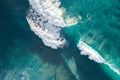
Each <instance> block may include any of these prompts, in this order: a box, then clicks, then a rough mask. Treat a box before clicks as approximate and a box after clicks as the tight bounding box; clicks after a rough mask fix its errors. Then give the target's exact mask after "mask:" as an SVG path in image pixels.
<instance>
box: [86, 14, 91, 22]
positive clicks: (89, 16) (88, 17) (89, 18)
mask: <svg viewBox="0 0 120 80" xmlns="http://www.w3.org/2000/svg"><path fill="white" fill-rule="evenodd" d="M90 20H91V15H90V14H89V13H88V14H87V21H90Z"/></svg>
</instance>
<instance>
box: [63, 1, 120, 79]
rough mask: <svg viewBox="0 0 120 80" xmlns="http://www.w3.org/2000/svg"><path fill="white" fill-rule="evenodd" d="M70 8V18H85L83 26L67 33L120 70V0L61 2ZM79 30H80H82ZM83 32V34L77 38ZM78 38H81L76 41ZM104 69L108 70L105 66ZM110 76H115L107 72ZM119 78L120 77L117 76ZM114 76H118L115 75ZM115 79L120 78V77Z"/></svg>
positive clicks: (67, 12) (68, 11) (68, 13)
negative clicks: (88, 19)
mask: <svg viewBox="0 0 120 80" xmlns="http://www.w3.org/2000/svg"><path fill="white" fill-rule="evenodd" d="M61 1H62V3H63V4H62V5H63V6H64V7H65V8H67V9H66V13H65V14H64V15H65V16H66V15H70V16H72V17H77V15H78V14H79V15H81V16H82V21H83V24H82V25H80V24H77V25H76V26H79V27H76V26H74V28H69V29H66V30H69V31H67V34H68V35H70V34H72V35H70V36H72V37H74V39H75V41H77V40H76V39H79V38H78V37H79V36H80V39H81V40H82V41H84V42H85V43H87V44H88V45H89V46H91V47H92V48H94V49H95V50H97V51H98V52H99V53H100V55H101V56H102V57H103V58H104V59H105V60H106V61H107V62H108V63H110V64H112V65H113V66H114V68H116V69H118V70H119V71H120V65H119V64H120V15H119V14H120V6H119V3H120V2H119V0H97V1H95V0H74V1H73V0H72V1H69V2H68V1H67V0H61ZM88 13H89V14H90V15H91V21H89V22H87V17H86V15H87V14H88ZM78 29H79V30H78ZM77 33H80V35H77ZM76 37H77V38H76ZM103 68H104V67H103ZM105 70H106V72H107V73H108V74H109V73H110V74H111V73H114V72H112V71H109V70H107V68H106V69H105ZM116 75H117V74H116ZM113 77H114V74H113ZM115 79H120V76H119V75H118V76H117V77H116V78H115Z"/></svg>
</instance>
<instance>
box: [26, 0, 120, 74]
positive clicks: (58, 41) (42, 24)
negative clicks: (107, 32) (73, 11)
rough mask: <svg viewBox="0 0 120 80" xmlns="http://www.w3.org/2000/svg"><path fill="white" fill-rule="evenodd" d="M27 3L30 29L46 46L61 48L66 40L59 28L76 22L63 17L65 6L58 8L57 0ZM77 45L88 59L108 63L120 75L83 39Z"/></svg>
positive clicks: (31, 0)
mask: <svg viewBox="0 0 120 80" xmlns="http://www.w3.org/2000/svg"><path fill="white" fill-rule="evenodd" d="M29 4H30V9H29V11H28V15H27V16H26V19H27V21H28V23H29V25H30V28H31V30H32V31H33V32H34V33H35V34H36V35H37V36H38V37H39V38H41V39H42V41H43V43H44V44H45V45H46V46H48V47H51V48H53V49H57V48H63V47H64V45H65V44H66V42H67V41H66V39H65V38H64V36H63V35H62V34H61V29H62V28H64V27H68V26H71V25H75V24H77V21H76V20H75V18H70V17H68V18H67V19H66V20H64V19H63V17H62V15H63V14H64V12H65V8H63V7H62V8H60V4H61V3H60V1H59V0H29ZM77 47H78V48H79V49H80V51H81V52H80V54H81V55H85V56H88V58H89V59H90V60H94V61H95V62H97V63H102V64H105V65H108V66H109V68H110V69H112V70H113V71H114V72H115V73H117V74H119V75H120V70H118V69H116V68H115V67H114V66H112V64H110V63H109V62H107V61H106V60H105V59H104V58H103V57H102V56H101V55H100V54H99V53H98V52H97V51H96V50H94V49H93V48H92V47H90V46H88V45H87V44H86V43H84V42H83V41H81V40H80V41H79V43H78V44H77ZM68 66H69V65H68ZM73 73H74V72H73Z"/></svg>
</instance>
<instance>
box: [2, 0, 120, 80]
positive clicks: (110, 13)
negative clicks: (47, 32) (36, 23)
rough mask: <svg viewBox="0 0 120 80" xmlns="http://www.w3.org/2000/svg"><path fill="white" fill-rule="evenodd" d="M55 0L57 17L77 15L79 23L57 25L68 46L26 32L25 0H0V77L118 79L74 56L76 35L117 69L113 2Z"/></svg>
mask: <svg viewBox="0 0 120 80" xmlns="http://www.w3.org/2000/svg"><path fill="white" fill-rule="evenodd" d="M61 3H62V5H61V7H65V8H66V12H65V13H64V15H63V17H66V16H67V15H70V16H71V17H76V18H77V17H78V14H79V15H81V16H82V21H83V24H80V23H78V24H77V25H73V26H70V27H66V28H63V29H62V32H61V33H62V34H63V36H64V37H65V38H66V40H67V43H68V44H67V45H66V46H65V47H64V48H63V49H57V50H54V49H51V48H49V47H47V46H45V45H44V44H43V42H42V40H41V39H40V38H38V36H36V35H35V34H34V32H32V31H31V30H30V27H29V25H28V23H27V21H26V14H27V10H28V9H29V2H28V1H27V0H24V1H21V0H20V1H18V0H4V1H0V10H1V11H0V15H1V16H0V20H1V22H0V27H1V29H0V80H119V79H120V76H119V75H118V74H117V73H115V72H114V71H113V70H111V69H110V68H109V67H108V66H106V65H104V64H99V63H96V62H94V61H91V60H89V59H88V57H87V56H82V55H80V50H78V48H77V46H76V45H77V43H78V41H79V39H81V40H82V41H84V42H85V43H87V44H88V45H89V46H91V47H92V48H94V49H95V50H96V51H98V52H99V54H100V55H101V56H102V57H103V58H104V59H105V60H106V61H107V62H109V63H111V64H113V65H114V66H115V68H117V69H118V70H120V65H119V64H120V52H119V50H120V42H119V41H120V37H119V35H120V28H119V26H120V16H119V14H120V6H119V3H120V2H119V0H97V1H95V0H86V1H84V0H72V1H68V0H61ZM88 13H89V14H90V15H91V21H89V22H88V21H87V18H86V15H87V14H88ZM41 47H42V48H41Z"/></svg>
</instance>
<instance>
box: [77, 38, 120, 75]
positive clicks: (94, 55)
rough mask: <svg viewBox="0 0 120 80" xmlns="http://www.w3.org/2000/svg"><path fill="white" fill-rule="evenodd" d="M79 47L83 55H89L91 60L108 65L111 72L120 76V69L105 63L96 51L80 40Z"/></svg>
mask: <svg viewBox="0 0 120 80" xmlns="http://www.w3.org/2000/svg"><path fill="white" fill-rule="evenodd" d="M77 47H78V48H79V49H80V50H81V52H80V54H81V55H87V56H88V58H89V59H90V60H94V61H95V62H98V63H103V64H105V65H107V66H108V67H109V68H110V69H111V70H113V71H114V72H115V73H117V74H118V75H120V70H119V69H117V68H115V67H114V66H113V65H112V64H111V63H109V62H107V61H105V59H104V58H103V57H102V56H101V55H100V54H99V53H98V52H97V51H96V50H94V49H93V48H92V47H90V46H88V45H87V44H86V43H84V42H83V41H81V40H80V41H79V43H78V45H77Z"/></svg>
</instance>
